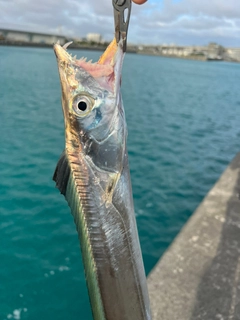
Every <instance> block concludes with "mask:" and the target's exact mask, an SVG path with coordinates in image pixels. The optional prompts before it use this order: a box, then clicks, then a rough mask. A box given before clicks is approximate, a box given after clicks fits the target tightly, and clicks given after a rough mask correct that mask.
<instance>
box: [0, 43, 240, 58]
mask: <svg viewBox="0 0 240 320" xmlns="http://www.w3.org/2000/svg"><path fill="white" fill-rule="evenodd" d="M53 45H54V43H53V44H47V43H33V42H21V41H9V40H8V41H6V40H0V46H9V47H10V46H12V47H24V48H26V47H28V48H53ZM70 48H71V49H73V50H92V51H100V52H104V51H105V49H106V48H107V45H79V44H78V45H76V44H75V43H73V44H71V47H70ZM127 53H135V54H140V55H148V56H157V57H163V58H171V59H183V60H196V61H218V62H221V61H225V62H236V63H239V62H238V61H232V60H227V59H219V60H218V59H208V58H207V57H206V56H202V55H189V56H179V55H167V54H165V55H163V54H160V53H156V52H155V53H154V52H152V51H148V50H144V49H143V50H138V49H137V48H136V46H131V45H129V46H128V48H127Z"/></svg>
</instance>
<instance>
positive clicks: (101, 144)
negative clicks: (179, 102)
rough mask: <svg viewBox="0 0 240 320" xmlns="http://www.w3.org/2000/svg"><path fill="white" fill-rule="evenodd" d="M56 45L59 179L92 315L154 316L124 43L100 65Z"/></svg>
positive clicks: (117, 319)
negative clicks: (61, 124)
mask: <svg viewBox="0 0 240 320" xmlns="http://www.w3.org/2000/svg"><path fill="white" fill-rule="evenodd" d="M54 50H55V54H56V57H57V61H58V68H59V74H60V81H61V87H62V107H63V114H64V120H65V140H66V144H65V150H64V152H63V154H62V156H61V158H60V160H59V162H58V164H57V167H56V170H55V173H54V177H53V179H54V180H55V181H56V185H57V187H58V188H59V190H60V192H61V193H62V194H63V195H64V196H65V197H66V200H67V202H68V204H69V206H70V208H71V211H72V214H73V217H74V220H75V223H76V227H77V232H78V235H79V239H80V245H81V250H82V257H83V263H84V268H85V276H86V280H87V286H88V291H89V297H90V302H91V306H92V312H93V318H94V319H95V320H103V319H107V320H143V319H148V320H149V319H151V316H150V307H149V297H148V290H147V283H146V276H145V272H144V266H143V261H142V254H141V249H140V244H139V239H138V233H137V227H136V220H135V215H134V207H133V198H132V187H131V181H130V174H129V165H128V154H127V147H126V138H127V128H126V122H125V114H124V109H123V104H122V98H121V93H120V84H121V71H122V63H123V57H124V53H123V43H122V41H120V42H119V43H118V44H117V43H116V41H115V40H113V41H112V43H111V44H110V45H109V47H108V48H107V49H106V51H105V52H104V54H103V55H102V56H101V58H100V59H99V61H98V62H97V63H95V64H94V63H92V62H87V61H86V59H80V60H76V58H75V57H74V58H73V57H72V56H71V55H70V54H69V53H68V52H67V49H66V47H64V48H63V47H61V46H60V45H59V44H56V45H55V46H54Z"/></svg>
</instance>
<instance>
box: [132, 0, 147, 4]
mask: <svg viewBox="0 0 240 320" xmlns="http://www.w3.org/2000/svg"><path fill="white" fill-rule="evenodd" d="M133 2H135V3H136V4H143V3H145V2H147V0H133Z"/></svg>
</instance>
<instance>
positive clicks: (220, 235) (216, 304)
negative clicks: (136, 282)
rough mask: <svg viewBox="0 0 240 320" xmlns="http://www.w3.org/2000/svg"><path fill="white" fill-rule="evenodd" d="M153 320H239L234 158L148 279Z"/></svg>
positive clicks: (239, 235) (239, 179) (239, 206)
mask: <svg viewBox="0 0 240 320" xmlns="http://www.w3.org/2000/svg"><path fill="white" fill-rule="evenodd" d="M148 285H149V293H150V300H151V305H152V314H153V319H154V320H215V319H216V320H240V153H239V154H237V156H236V157H235V158H234V160H233V161H232V162H231V164H230V165H229V166H228V167H227V169H226V170H225V172H224V173H223V174H222V176H221V177H220V179H219V180H218V181H217V183H216V184H215V186H214V187H213V188H212V189H211V190H210V191H209V193H208V194H207V196H206V197H205V199H204V200H203V202H202V203H201V204H200V206H199V207H198V208H197V209H196V211H195V212H194V214H193V215H192V217H191V218H190V219H189V221H188V222H187V224H186V225H185V226H184V227H183V229H182V231H181V232H180V234H179V235H178V236H177V237H176V239H175V240H174V242H173V243H172V245H171V246H170V248H169V249H168V250H167V252H166V253H165V254H164V255H163V257H162V258H161V259H160V261H159V263H158V264H157V265H156V267H155V268H154V270H153V271H152V272H151V274H150V276H149V278H148Z"/></svg>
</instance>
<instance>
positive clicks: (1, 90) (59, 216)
mask: <svg viewBox="0 0 240 320" xmlns="http://www.w3.org/2000/svg"><path fill="white" fill-rule="evenodd" d="M76 53H77V54H78V56H88V57H89V58H91V59H95V60H96V59H97V57H98V55H99V53H96V52H83V51H81V52H76ZM239 83H240V64H233V63H232V64H231V63H225V62H223V63H217V62H216V63H215V62H212V63H205V62H198V61H186V60H177V59H167V58H160V57H149V56H139V55H131V54H129V55H127V57H126V60H125V64H124V72H123V90H122V91H123V98H124V104H125V110H126V116H127V122H128V130H129V136H128V149H129V156H130V166H131V173H132V183H133V192H134V201H135V209H136V216H137V223H138V228H139V234H140V240H141V246H142V251H143V258H144V263H145V267H146V271H147V273H148V272H149V271H150V270H151V268H152V267H153V266H154V264H155V263H156V262H157V260H158V258H159V257H160V256H161V255H162V253H163V252H164V250H165V249H166V248H167V247H168V246H169V244H170V243H171V241H172V240H173V238H174V237H175V236H176V234H177V233H178V232H179V230H180V229H181V227H182V226H183V224H184V223H185V222H186V220H187V219H188V218H189V216H190V215H191V213H192V212H193V211H194V209H195V208H196V207H197V205H198V204H199V203H200V202H201V200H202V199H203V197H204V195H205V194H206V193H207V191H208V190H209V189H210V188H211V187H212V185H213V184H214V183H215V181H216V180H217V179H218V177H219V175H220V174H221V173H222V171H223V170H224V168H225V167H226V166H227V165H228V163H229V161H230V160H231V159H232V158H233V157H234V155H235V154H236V153H237V152H238V151H239V150H240V90H239ZM0 119H1V122H0V147H1V149H0V150H1V157H0V172H1V183H0V189H1V190H0V239H1V240H0V243H1V245H0V262H1V263H0V319H11V318H12V319H31V320H33V319H44V320H52V319H57V320H66V319H68V320H70V319H71V320H77V319H83V320H90V319H92V317H91V311H90V306H89V302H88V296H87V290H86V286H85V280H84V275H83V267H82V263H81V259H80V250H79V244H78V239H77V234H76V231H75V226H74V223H73V219H72V216H71V214H70V211H69V208H68V206H67V203H66V202H65V200H64V198H63V197H62V196H61V195H60V194H59V192H58V190H57V189H55V186H54V183H53V181H52V180H51V178H52V174H53V171H54V169H55V165H56V163H57V160H58V158H59V156H60V154H61V152H62V150H63V147H64V135H63V118H62V111H61V101H60V85H59V79H58V73H57V66H56V61H55V56H54V54H53V51H52V50H50V49H33V48H14V47H0Z"/></svg>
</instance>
